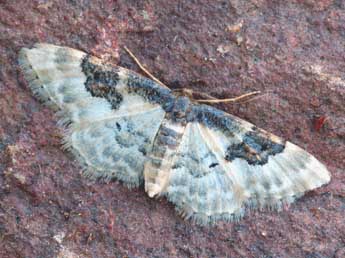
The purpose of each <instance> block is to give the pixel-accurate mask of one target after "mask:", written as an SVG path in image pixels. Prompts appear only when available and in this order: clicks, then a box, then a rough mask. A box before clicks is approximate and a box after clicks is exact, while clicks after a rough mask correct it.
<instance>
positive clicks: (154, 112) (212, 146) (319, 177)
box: [19, 44, 330, 224]
mask: <svg viewBox="0 0 345 258" xmlns="http://www.w3.org/2000/svg"><path fill="white" fill-rule="evenodd" d="M19 64H20V66H21V68H22V70H23V72H24V75H25V77H26V80H27V81H28V83H29V86H30V88H31V90H32V91H33V93H34V95H36V96H37V97H38V98H39V99H40V100H42V101H43V102H44V103H46V104H47V105H48V106H50V107H51V108H53V109H54V110H56V111H58V116H59V117H60V121H59V125H60V126H61V127H63V128H64V135H63V146H64V147H65V148H67V149H68V150H70V151H71V152H72V153H73V154H74V155H75V157H76V159H77V160H78V161H79V162H80V163H81V164H82V166H83V168H84V173H85V175H87V176H89V177H91V178H94V179H103V180H105V181H109V180H112V179H116V180H119V181H122V182H123V183H124V184H125V185H127V186H128V187H138V186H140V185H142V184H143V183H144V184H145V191H146V192H147V194H148V195H149V196H150V197H154V196H165V197H167V199H168V200H169V201H170V202H172V203H174V204H175V206H176V209H177V210H178V211H179V213H180V214H181V215H182V216H183V217H184V218H187V219H188V218H191V219H192V220H194V221H196V222H197V223H199V224H212V223H215V222H217V221H219V220H225V221H233V220H238V219H240V218H242V217H243V216H244V214H245V211H246V210H247V209H252V208H265V207H266V208H270V209H280V208H281V207H282V205H284V204H289V203H291V202H293V201H294V200H295V199H296V198H297V197H300V196H302V195H303V194H304V193H305V192H306V191H309V190H311V189H314V188H317V187H320V186H322V185H323V184H326V183H328V182H329V181H330V173H329V172H328V171H327V169H326V167H325V166H324V165H322V164H321V163H320V162H319V161H318V160H317V159H316V158H315V157H313V156H312V155H311V154H309V153H308V152H306V151H304V150H303V149H301V148H300V147H298V146H296V145H294V144H292V143H291V142H288V141H284V140H282V139H281V138H279V137H277V136H275V135H273V134H270V133H268V132H266V131H264V130H262V129H260V128H257V127H256V126H254V125H253V124H251V123H249V122H247V121H244V120H242V119H240V118H238V117H236V116H233V115H230V114H228V113H225V112H223V111H221V110H219V109H216V108H214V107H211V106H208V105H203V104H198V103H194V102H193V101H192V100H190V99H189V98H188V97H186V96H180V95H177V94H175V93H174V92H173V91H171V90H169V89H166V88H164V87H162V86H160V85H159V84H157V83H156V82H154V81H152V80H150V79H147V78H145V77H143V76H140V75H139V74H137V73H135V72H133V71H130V70H128V69H125V68H122V67H119V66H116V65H113V64H109V63H107V62H105V61H103V60H101V59H99V58H97V57H94V56H91V55H88V54H86V53H84V52H82V51H79V50H75V49H72V48H67V47H59V46H55V45H50V44H36V45H35V46H34V47H33V48H32V49H27V48H23V49H21V51H20V54H19Z"/></svg>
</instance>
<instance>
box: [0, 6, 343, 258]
mask: <svg viewBox="0 0 345 258" xmlns="http://www.w3.org/2000/svg"><path fill="white" fill-rule="evenodd" d="M344 17H345V4H344V2H343V1H339V0H333V1H332V0H323V1H312V0H296V1H290V2H289V3H286V4H281V3H280V2H279V1H265V0H260V1H258V0H252V1H238V0H231V1H222V2H217V3H215V2H214V1H206V0H201V1H198V2H192V1H184V2H179V3H176V2H175V1H147V2H144V1H117V2H113V1H70V2H67V1H66V2H65V1H38V0H37V1H23V0H19V1H7V2H4V1H2V2H1V3H0V46H1V47H0V63H1V65H0V117H1V121H0V256H1V257H23V256H25V257H53V256H59V255H60V256H61V257H62V256H63V255H70V256H72V257H76V256H79V257H97V256H98V257H114V256H118V257H121V256H129V257H154V256H156V257H162V256H165V257H200V256H204V257H205V256H209V257H212V256H213V257H224V256H231V257H342V255H343V254H344V242H345V239H344V232H345V222H344V219H343V214H344V212H345V190H344V189H345V184H344V180H345V174H344V173H345V172H344V169H345V140H344V139H345V118H344V113H345V108H344V101H345V73H344V71H345V62H344V59H345V51H344V50H345V47H344V40H345V31H344ZM241 24H242V25H241ZM37 41H40V42H50V43H54V44H59V45H65V46H70V47H73V48H77V49H82V50H84V51H88V52H90V53H91V54H95V55H98V56H104V57H107V58H108V59H109V60H110V61H113V62H118V63H119V64H120V65H122V66H125V67H128V68H130V69H133V70H137V71H139V70H138V68H137V66H136V65H135V63H134V62H133V61H132V60H131V59H130V58H129V57H128V56H127V55H126V54H125V52H124V51H123V50H122V48H121V47H122V46H123V45H127V46H128V47H129V48H130V49H131V50H132V51H133V52H134V53H135V54H136V55H137V56H138V58H139V59H140V60H142V62H143V63H144V64H145V65H146V66H147V67H148V68H149V70H151V71H152V72H153V73H154V74H155V75H156V76H157V77H159V78H160V79H161V80H162V81H163V82H165V83H166V84H168V85H170V86H171V87H172V88H174V89H176V88H182V87H186V88H190V89H194V90H198V91H201V92H207V93H209V94H211V95H213V96H215V97H232V96H238V95H241V94H243V93H246V92H248V91H254V90H261V91H263V92H267V94H266V95H264V97H261V98H258V99H256V100H254V101H251V102H248V103H244V104H224V105H218V106H217V107H218V108H221V109H223V110H225V111H227V112H230V113H233V114H235V115H237V116H239V117H242V118H244V119H247V120H249V121H250V122H252V123H254V124H256V125H257V126H259V127H262V128H264V129H266V130H268V131H271V132H273V133H275V134H277V135H279V136H282V137H283V138H285V139H287V140H290V141H292V142H294V143H296V144H298V145H300V146H301V147H303V148H305V149H306V150H308V151H309V152H311V153H312V154H314V155H315V156H316V157H317V158H318V159H319V160H320V161H322V162H324V163H325V164H326V165H327V166H328V168H329V170H330V171H331V173H332V182H331V183H330V184H329V185H328V186H326V187H323V188H320V189H318V190H316V191H313V192H310V193H309V194H307V195H306V196H305V197H303V198H302V199H300V200H299V201H297V202H296V203H295V204H293V205H292V207H291V208H290V209H289V210H288V211H286V212H284V213H270V212H260V213H253V214H251V215H250V216H247V217H246V218H245V219H244V220H242V221H241V222H239V223H235V224H226V223H224V224H219V225H218V226H216V227H214V228H202V227H198V226H195V225H193V224H191V223H188V222H184V221H182V220H181V219H180V218H179V217H178V216H176V215H175V214H174V212H173V207H172V205H170V204H168V202H167V201H166V200H165V199H162V200H160V201H159V202H156V201H154V200H150V199H149V198H148V197H146V196H145V195H144V189H137V190H134V191H129V190H127V189H126V187H124V186H122V185H121V184H119V183H117V182H112V183H109V184H101V183H92V182H90V181H88V180H86V179H84V178H83V177H81V176H80V173H78V172H79V171H80V167H79V166H78V165H77V164H76V163H75V162H73V161H72V159H71V156H70V155H69V154H68V153H66V152H64V151H62V150H61V148H60V136H61V132H59V131H58V130H56V127H55V122H54V117H53V113H52V112H51V111H50V110H48V109H47V108H44V107H42V105H40V104H39V103H38V101H36V100H35V99H34V98H33V97H32V95H31V92H30V90H29V89H28V88H27V84H26V82H25V81H24V79H23V77H22V74H21V73H20V72H19V68H18V66H17V63H16V60H17V55H18V51H19V49H20V48H22V47H28V46H31V45H32V44H33V43H35V42H37ZM321 116H325V117H326V118H327V119H326V121H325V123H324V124H323V126H322V128H320V129H319V130H316V129H315V128H314V122H315V120H316V119H318V118H319V117H321Z"/></svg>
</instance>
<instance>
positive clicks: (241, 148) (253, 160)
mask: <svg viewBox="0 0 345 258" xmlns="http://www.w3.org/2000/svg"><path fill="white" fill-rule="evenodd" d="M262 134H263V133H262V132H258V131H257V130H254V131H248V132H247V133H246V134H245V135H244V137H243V141H242V142H241V143H237V144H232V145H230V146H229V147H228V148H227V151H226V156H225V159H226V160H228V161H233V160H234V159H236V158H241V159H244V160H246V161H247V162H248V164H250V165H264V164H266V163H267V162H268V158H269V156H270V155H276V154H278V153H281V152H283V150H284V148H285V143H283V142H275V141H273V140H271V139H270V137H269V135H267V136H266V135H262Z"/></svg>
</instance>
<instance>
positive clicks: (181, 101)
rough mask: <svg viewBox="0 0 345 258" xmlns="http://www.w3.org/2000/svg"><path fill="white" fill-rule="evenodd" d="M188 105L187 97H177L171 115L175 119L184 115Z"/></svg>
mask: <svg viewBox="0 0 345 258" xmlns="http://www.w3.org/2000/svg"><path fill="white" fill-rule="evenodd" d="M189 106H190V100H189V98H188V97H178V98H177V99H176V101H175V104H174V107H173V110H172V115H173V117H174V118H175V119H176V120H179V119H183V118H185V117H186V112H187V110H188V108H189Z"/></svg>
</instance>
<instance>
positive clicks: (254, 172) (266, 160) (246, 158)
mask: <svg viewBox="0 0 345 258" xmlns="http://www.w3.org/2000/svg"><path fill="white" fill-rule="evenodd" d="M195 112H196V117H197V119H196V121H194V122H191V123H189V124H187V127H186V130H185V133H184V135H183V136H182V140H181V143H180V146H179V148H178V151H177V152H176V155H175V157H174V164H173V166H172V169H171V170H170V174H169V182H168V184H167V187H166V189H165V193H164V194H165V195H166V196H167V197H168V199H169V200H170V201H171V202H173V203H174V204H175V205H176V208H177V210H178V211H180V212H181V214H182V215H183V216H184V217H186V218H190V217H191V218H192V219H193V220H195V221H196V222H198V223H200V224H208V223H214V222H216V221H218V220H231V221H232V220H237V219H239V218H241V217H242V216H243V215H244V212H245V209H246V208H261V207H268V208H275V209H279V208H280V207H281V205H282V204H284V203H291V202H292V201H293V200H294V199H295V198H296V197H299V196H301V195H302V194H303V193H304V192H305V191H308V190H311V189H314V188H317V187H319V186H321V185H323V184H325V183H328V182H329V181H330V174H329V172H328V171H327V169H326V168H325V166H324V165H322V164H321V163H320V162H319V161H318V160H316V159H315V158H314V157H313V156H312V155H311V154H309V153H307V152H306V151H304V150H302V149H301V148H299V147H298V146H296V145H294V144H292V143H290V142H284V141H283V140H281V139H280V138H278V137H277V136H274V135H272V134H269V133H267V132H265V131H264V130H261V129H258V128H256V127H254V126H253V125H252V124H250V123H248V122H246V121H243V120H241V119H239V118H237V117H234V116H231V115H229V114H227V113H224V112H221V111H219V110H217V109H214V108H211V107H207V106H199V107H197V108H196V109H195Z"/></svg>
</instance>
